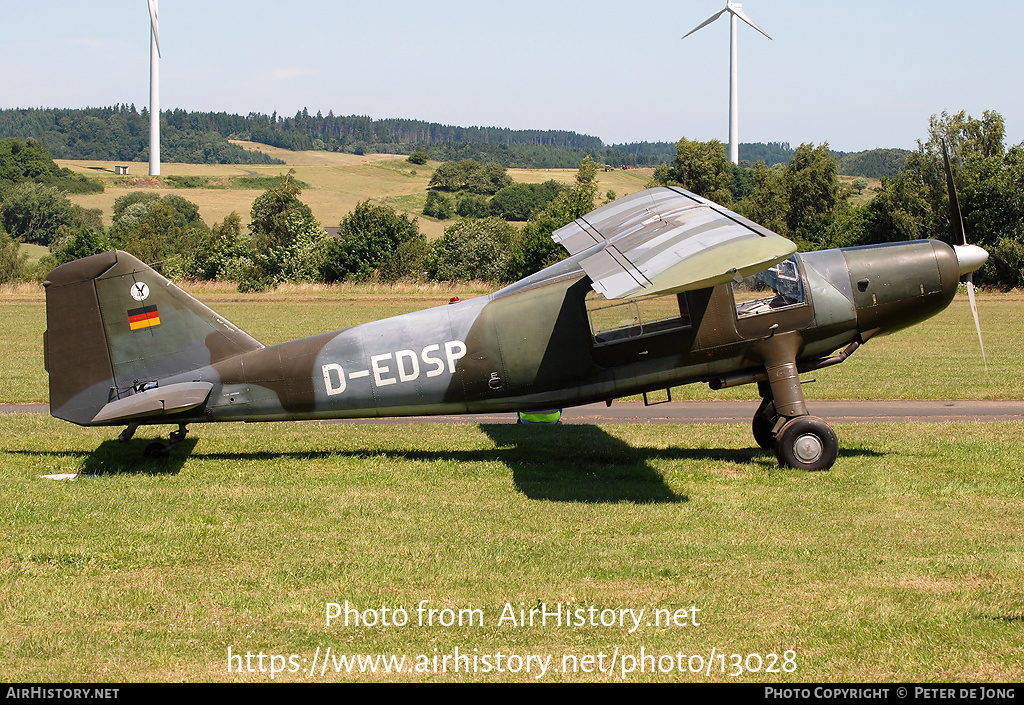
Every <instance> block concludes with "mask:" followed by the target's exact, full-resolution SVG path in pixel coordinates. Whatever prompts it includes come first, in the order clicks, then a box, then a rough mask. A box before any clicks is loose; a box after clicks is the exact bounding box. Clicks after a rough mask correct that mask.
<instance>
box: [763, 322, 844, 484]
mask: <svg viewBox="0 0 1024 705" xmlns="http://www.w3.org/2000/svg"><path fill="white" fill-rule="evenodd" d="M800 344H801V340H800V338H799V336H798V334H796V333H783V334H780V335H775V336H769V337H768V338H766V339H765V340H762V341H761V342H760V345H759V346H758V347H759V353H760V355H761V358H762V360H763V361H764V366H765V372H766V373H767V377H768V380H767V381H764V382H759V383H758V391H759V392H760V393H761V405H760V406H759V407H758V408H757V412H756V413H755V414H754V419H753V422H752V423H751V429H752V430H753V432H754V440H755V441H757V444H758V445H759V446H761V447H762V448H764V449H765V450H773V449H774V451H775V457H776V458H778V460H779V464H780V465H783V466H785V467H791V468H795V469H797V470H809V471H815V470H828V469H829V468H831V467H832V465H833V463H835V462H836V458H837V457H838V456H839V439H838V438H837V437H836V432H835V431H833V430H832V427H831V426H829V425H828V424H827V423H825V422H824V421H822V420H821V419H819V418H818V417H816V416H810V415H809V414H808V413H807V405H806V404H805V403H804V391H803V387H802V386H801V384H800V376H799V371H798V370H797V366H796V354H797V352H798V350H799V348H800Z"/></svg>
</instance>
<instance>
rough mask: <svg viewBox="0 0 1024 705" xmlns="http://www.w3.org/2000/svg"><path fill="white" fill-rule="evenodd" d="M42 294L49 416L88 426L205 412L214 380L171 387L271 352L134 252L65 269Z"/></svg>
mask: <svg viewBox="0 0 1024 705" xmlns="http://www.w3.org/2000/svg"><path fill="white" fill-rule="evenodd" d="M43 286H44V287H46V333H45V334H44V348H45V365H46V370H47V372H48V373H49V378H50V413H51V414H52V415H53V416H56V417H58V418H62V419H65V420H67V421H71V422H73V423H77V424H80V425H93V424H120V423H125V422H129V421H132V420H138V418H140V417H143V418H144V417H149V416H155V415H160V414H165V413H172V412H177V411H182V410H184V409H187V408H191V407H194V406H198V405H199V404H201V403H203V401H204V400H205V398H206V395H207V394H208V393H209V390H210V389H211V388H212V386H213V385H212V384H211V383H210V380H201V379H199V378H198V377H197V378H196V379H189V380H182V379H179V380H173V381H172V383H171V384H167V385H163V387H162V388H161V384H162V381H163V380H168V379H169V378H173V377H175V376H180V375H183V374H185V373H188V372H192V371H196V370H200V369H202V368H204V367H206V366H208V365H210V364H211V363H213V362H217V361H219V360H223V359H226V358H229V357H234V356H235V355H239V354H242V353H245V352H249V351H251V350H258V349H260V348H262V347H263V344H262V343H260V342H259V341H258V340H256V339H255V338H253V337H252V336H251V335H249V334H248V333H245V332H244V331H242V330H240V329H239V328H237V327H235V326H234V325H232V324H231V323H230V322H228V321H227V320H226V319H225V318H223V317H222V316H220V315H218V314H217V313H216V312H214V311H213V310H211V309H210V308H207V307H206V306H205V305H203V304H202V303H200V302H199V301H197V300H196V299H194V298H193V297H191V296H189V295H188V294H186V293H185V292H184V291H182V290H181V289H179V288H178V287H177V286H175V285H174V284H173V283H171V282H170V281H169V280H167V279H166V278H164V277H163V276H161V275H160V274H158V273H157V272H155V271H154V270H153V269H152V268H151V267H149V266H148V265H146V264H145V263H143V262H142V261H140V260H138V259H136V258H135V257H133V256H132V255H130V254H128V253H126V252H121V251H113V252H104V253H102V254H99V255H93V256H92V257H85V258H83V259H80V260H75V261H74V262H69V263H67V264H64V265H61V266H60V267H57V268H56V269H54V270H53V271H52V272H50V273H49V275H48V276H47V280H46V281H45V282H43ZM156 389H161V391H160V393H159V394H154V393H153V391H154V390H156Z"/></svg>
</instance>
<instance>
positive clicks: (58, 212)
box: [0, 181, 77, 245]
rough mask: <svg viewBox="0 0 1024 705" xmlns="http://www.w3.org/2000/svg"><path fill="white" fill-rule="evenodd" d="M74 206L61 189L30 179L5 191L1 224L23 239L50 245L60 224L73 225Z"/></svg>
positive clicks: (14, 235) (0, 217)
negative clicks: (33, 181)
mask: <svg viewBox="0 0 1024 705" xmlns="http://www.w3.org/2000/svg"><path fill="white" fill-rule="evenodd" d="M76 224H77V223H76V218H75V209H74V207H73V206H72V205H71V201H69V200H68V199H67V197H66V196H65V195H64V192H63V191H61V190H60V189H58V188H56V187H53V186H43V185H41V184H36V183H32V182H30V181H26V182H22V183H19V184H16V185H14V186H12V187H10V188H9V189H6V190H5V191H4V197H3V203H2V204H0V226H2V227H3V229H4V230H6V231H7V233H8V234H9V235H10V236H11V237H14V238H16V239H18V240H21V241H22V242H31V243H36V244H39V245H49V244H50V243H51V242H52V241H53V239H54V238H55V237H56V236H57V230H58V229H59V228H60V226H62V225H66V226H68V227H74V226H75V225H76Z"/></svg>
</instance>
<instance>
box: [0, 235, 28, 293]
mask: <svg viewBox="0 0 1024 705" xmlns="http://www.w3.org/2000/svg"><path fill="white" fill-rule="evenodd" d="M19 247H20V245H19V244H18V242H17V241H16V240H14V239H12V238H11V236H10V235H8V234H7V233H6V232H4V229H3V228H0V284H4V283H6V282H13V281H18V280H20V279H21V278H22V277H24V275H25V262H26V260H27V259H28V255H27V254H25V253H21V252H18V249H19Z"/></svg>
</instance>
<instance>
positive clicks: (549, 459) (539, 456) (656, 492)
mask: <svg viewBox="0 0 1024 705" xmlns="http://www.w3.org/2000/svg"><path fill="white" fill-rule="evenodd" d="M480 429H481V430H482V431H483V432H484V433H485V434H486V435H487V436H488V438H490V439H491V441H492V442H493V443H494V445H495V447H494V448H489V449H480V450H440V451H433V450H413V449H410V450H386V449H383V450H382V449H377V450H374V451H373V452H374V455H384V456H387V457H391V458H394V459H395V460H412V461H437V460H443V461H455V462H500V463H503V464H504V465H506V466H507V467H508V468H509V470H511V472H512V479H513V483H514V484H515V486H516V489H517V490H519V491H520V492H522V493H523V495H525V496H526V497H529V498H530V499H536V500H548V501H558V502H585V503H613V502H634V503H641V504H646V503H682V502H688V501H689V497H688V496H687V495H685V494H679V493H678V492H676V491H674V490H673V489H672V488H671V487H669V486H668V484H667V483H666V482H665V479H664V477H663V476H662V475H661V473H660V472H659V471H658V470H657V469H656V468H655V467H654V466H653V465H652V464H651V461H654V460H677V461H692V462H697V463H730V464H735V465H740V466H747V467H749V468H750V469H751V470H760V471H764V472H773V471H778V470H780V468H779V466H778V463H777V461H776V459H775V457H774V455H773V454H772V453H770V452H767V451H764V450H762V449H760V448H757V447H752V448H731V449H729V448H687V447H685V446H675V447H671V448H642V447H641V448H638V447H634V446H631V445H629V444H628V443H626V442H624V441H622V440H620V439H618V438H616V437H615V436H613V435H611V434H609V433H607V432H606V431H605V430H604V429H603V428H602V427H601V426H596V425H594V426H591V425H582V424H579V425H577V424H573V425H559V426H539V425H538V426H527V427H523V426H519V425H516V424H481V425H480ZM199 440H200V438H199V437H198V436H190V437H188V438H186V439H185V440H183V441H182V442H181V443H179V444H178V446H177V447H176V448H175V449H174V451H173V452H172V453H171V454H170V455H169V456H168V457H163V458H158V459H146V458H144V457H142V449H143V448H144V447H145V446H146V445H147V443H148V442H149V440H145V439H133V440H132V441H129V442H128V443H121V442H120V441H117V440H114V439H111V440H108V441H104V442H103V443H101V444H100V446H99V447H98V448H96V450H94V451H92V452H88V451H76V452H72V453H70V455H72V456H77V457H80V458H81V459H82V464H81V466H80V469H79V472H80V473H82V474H83V475H114V474H149V475H174V474H177V473H179V472H181V470H182V468H183V467H184V465H185V463H186V462H187V460H188V459H189V457H191V456H192V453H193V451H194V449H195V447H196V444H197V443H198V441H199ZM13 452H14V453H21V454H26V455H34V456H40V457H43V456H55V455H60V456H62V457H67V456H68V455H69V453H67V452H60V453H58V452H50V451H13ZM366 452H367V451H366V449H363V448H354V449H350V450H338V451H321V450H310V451H286V452H281V453H276V452H273V451H255V452H245V451H239V452H229V453H224V452H212V453H203V452H199V453H197V454H196V457H200V458H204V459H207V460H222V461H236V462H237V461H252V460H257V461H258V460H266V461H270V460H273V459H275V458H281V457H288V458H297V459H301V460H326V459H329V458H331V457H338V456H339V455H340V456H354V457H361V456H364V455H365V454H366ZM883 455H884V454H883V453H879V452H877V451H874V450H870V449H860V448H849V449H841V450H840V451H839V456H840V457H845V458H853V457H873V458H877V457H882V456H883ZM787 471H788V470H787Z"/></svg>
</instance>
